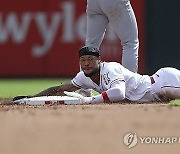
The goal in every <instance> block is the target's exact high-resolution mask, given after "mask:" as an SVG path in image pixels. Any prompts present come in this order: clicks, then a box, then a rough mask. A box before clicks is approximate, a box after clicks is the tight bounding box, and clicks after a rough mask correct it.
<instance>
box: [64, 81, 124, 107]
mask: <svg viewBox="0 0 180 154" xmlns="http://www.w3.org/2000/svg"><path fill="white" fill-rule="evenodd" d="M65 94H66V95H68V96H72V97H77V98H80V99H81V102H83V103H91V104H94V103H107V102H112V103H113V102H118V101H122V100H124V99H125V81H123V80H119V81H116V82H114V83H113V84H112V85H111V88H110V89H108V90H107V91H103V92H102V93H101V94H99V95H96V96H93V97H83V96H82V95H80V94H77V93H74V92H65Z"/></svg>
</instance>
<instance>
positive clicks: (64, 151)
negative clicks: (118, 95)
mask: <svg viewBox="0 0 180 154" xmlns="http://www.w3.org/2000/svg"><path fill="white" fill-rule="evenodd" d="M8 103H10V101H9V100H1V103H0V153H1V154H126V153H130V154H131V153H132V154H152V153H154V154H156V153H158V154H170V153H172V154H176V153H177V154H179V153H180V143H174V144H168V143H166V144H141V143H139V142H138V144H137V145H136V146H135V147H133V148H131V149H129V148H127V147H126V146H125V145H124V143H123V138H124V135H125V134H127V133H128V132H136V133H137V135H138V136H146V137H148V136H151V137H153V136H157V137H180V107H173V106H169V105H168V104H165V103H164V104H158V103H157V104H156V103H153V104H150V103H149V104H127V103H125V104H120V103H117V104H99V105H54V106H36V107H32V106H23V105H21V106H18V105H7V104H8Z"/></svg>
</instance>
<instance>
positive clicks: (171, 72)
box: [152, 67, 180, 100]
mask: <svg viewBox="0 0 180 154" xmlns="http://www.w3.org/2000/svg"><path fill="white" fill-rule="evenodd" d="M153 78H154V80H155V83H154V84H152V89H153V91H154V92H156V94H158V95H159V96H160V97H165V99H167V100H169V99H176V98H180V71H179V70H177V69H175V68H170V67H166V68H162V69H160V70H158V71H157V72H156V73H155V74H154V75H153Z"/></svg>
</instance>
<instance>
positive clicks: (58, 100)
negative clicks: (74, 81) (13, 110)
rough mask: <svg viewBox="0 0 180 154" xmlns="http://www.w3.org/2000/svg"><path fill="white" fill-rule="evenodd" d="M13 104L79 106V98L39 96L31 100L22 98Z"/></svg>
mask: <svg viewBox="0 0 180 154" xmlns="http://www.w3.org/2000/svg"><path fill="white" fill-rule="evenodd" d="M14 103H15V104H24V105H53V104H56V105H61V104H65V105H66V104H67V105H69V104H81V100H80V98H74V97H69V96H41V97H32V98H23V99H19V100H16V101H14Z"/></svg>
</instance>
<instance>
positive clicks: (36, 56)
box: [0, 0, 180, 77]
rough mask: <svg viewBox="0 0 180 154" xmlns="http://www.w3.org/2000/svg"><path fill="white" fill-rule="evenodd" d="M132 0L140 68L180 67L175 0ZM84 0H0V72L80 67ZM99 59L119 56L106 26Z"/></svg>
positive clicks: (28, 73) (35, 73) (49, 73)
mask: <svg viewBox="0 0 180 154" xmlns="http://www.w3.org/2000/svg"><path fill="white" fill-rule="evenodd" d="M161 3H162V2H160V1H155V0H150V1H147V0H131V4H132V6H133V8H134V11H135V14H136V18H137V22H138V28H139V40H140V49H139V73H143V74H144V73H146V74H152V73H154V72H155V71H156V70H157V69H159V68H161V67H164V66H172V67H176V68H179V69H180V61H179V57H180V52H179V48H178V47H179V46H178V45H179V34H180V29H179V27H180V17H179V16H180V9H179V6H180V5H179V4H180V2H179V1H178V0H173V2H171V1H170V0H164V1H163V3H162V4H161ZM85 10H86V0H53V1H51V0H36V1H31V0H26V1H24V0H13V1H11V0H6V1H4V0H0V77H70V76H73V75H75V74H76V72H78V71H79V64H78V50H79V49H80V48H81V47H82V46H83V45H84V42H85V35H86V14H85ZM100 49H101V55H102V60H105V61H117V62H121V53H122V52H121V45H120V40H119V39H118V38H117V36H116V34H115V33H114V32H113V31H112V30H111V27H110V26H109V27H108V28H107V32H106V35H105V38H104V40H103V43H102V45H101V47H100Z"/></svg>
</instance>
